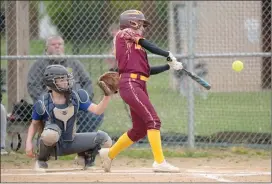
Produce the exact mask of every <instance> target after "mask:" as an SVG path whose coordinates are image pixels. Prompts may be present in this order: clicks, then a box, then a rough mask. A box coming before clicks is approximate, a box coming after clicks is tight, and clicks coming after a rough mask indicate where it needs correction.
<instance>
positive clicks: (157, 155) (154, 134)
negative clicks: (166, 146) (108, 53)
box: [147, 129, 164, 164]
mask: <svg viewBox="0 0 272 184" xmlns="http://www.w3.org/2000/svg"><path fill="white" fill-rule="evenodd" d="M147 137H148V140H149V143H150V146H151V149H152V152H153V156H154V160H155V161H156V162H157V163H159V164H160V163H162V162H163V161H164V155H163V151H162V145H161V132H160V130H155V129H149V130H147Z"/></svg>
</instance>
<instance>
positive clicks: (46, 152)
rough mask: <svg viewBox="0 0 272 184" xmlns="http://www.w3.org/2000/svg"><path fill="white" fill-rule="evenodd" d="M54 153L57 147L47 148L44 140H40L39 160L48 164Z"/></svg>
mask: <svg viewBox="0 0 272 184" xmlns="http://www.w3.org/2000/svg"><path fill="white" fill-rule="evenodd" d="M54 152H55V146H46V145H45V144H44V142H43V140H40V144H39V153H38V156H37V159H38V160H40V161H44V162H46V161H48V160H49V158H50V155H53V153H54ZM55 154H56V153H55Z"/></svg>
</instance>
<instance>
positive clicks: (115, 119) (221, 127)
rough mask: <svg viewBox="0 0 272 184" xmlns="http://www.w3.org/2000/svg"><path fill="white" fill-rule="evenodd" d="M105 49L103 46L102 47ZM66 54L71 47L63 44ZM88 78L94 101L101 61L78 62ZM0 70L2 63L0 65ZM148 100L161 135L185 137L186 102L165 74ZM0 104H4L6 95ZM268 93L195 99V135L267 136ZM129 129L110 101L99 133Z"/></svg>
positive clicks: (37, 50) (37, 48) (38, 44)
mask: <svg viewBox="0 0 272 184" xmlns="http://www.w3.org/2000/svg"><path fill="white" fill-rule="evenodd" d="M31 44H32V45H33V46H32V47H31V49H30V54H34V55H39V54H42V52H43V42H42V41H33V42H31ZM103 45H105V44H103ZM103 45H102V44H101V45H100V46H101V47H98V46H97V45H89V46H88V48H87V47H84V49H83V51H82V52H83V53H87V51H90V52H88V53H90V54H91V53H96V54H98V53H107V50H109V46H103ZM67 50H68V52H70V51H71V45H70V44H69V43H67ZM3 54H6V50H5V42H4V40H1V55H3ZM82 62H83V63H84V64H85V66H86V70H88V71H89V72H90V74H91V77H92V79H93V83H94V90H95V101H98V100H99V99H100V98H101V97H102V95H101V91H100V90H99V89H98V88H97V86H96V85H95V79H97V78H98V76H99V75H101V74H102V73H103V72H104V71H106V70H107V66H106V65H105V62H104V60H99V59H86V60H82ZM150 62H151V65H157V64H159V63H165V61H164V60H162V59H156V60H154V59H151V60H150ZM1 68H6V62H4V61H1ZM148 90H149V94H150V99H151V101H152V102H153V104H154V106H155V109H156V110H157V112H158V115H159V117H160V118H161V120H162V132H173V133H187V121H188V111H187V109H188V108H187V99H186V98H185V97H183V96H182V95H180V94H179V93H178V92H177V91H173V90H172V89H171V88H170V86H169V72H165V73H163V74H160V75H156V76H152V77H151V80H150V81H149V82H148ZM3 104H5V105H6V104H7V98H6V94H4V97H3ZM270 105H271V93H269V92H248V93H247V92H239V93H212V92H210V93H208V98H207V99H203V98H201V97H200V96H195V134H196V135H209V134H212V133H215V132H219V131H245V132H270V128H271V125H270V122H271V114H270V113H271V112H270V108H271V107H270ZM130 127H131V122H130V120H129V117H128V115H127V112H126V111H125V109H124V103H123V102H122V100H121V99H120V97H119V96H116V97H114V98H113V100H112V102H111V103H110V105H109V108H108V109H107V111H106V116H105V122H104V123H103V125H102V127H101V129H103V130H106V131H108V132H112V133H118V134H120V133H122V132H124V131H126V130H128V129H129V128H130Z"/></svg>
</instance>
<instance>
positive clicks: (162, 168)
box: [153, 160, 180, 173]
mask: <svg viewBox="0 0 272 184" xmlns="http://www.w3.org/2000/svg"><path fill="white" fill-rule="evenodd" d="M153 171H154V172H170V173H178V172H180V169H179V168H178V167H175V166H173V165H171V164H169V163H168V162H166V161H165V160H164V161H163V162H162V163H161V164H158V163H157V162H154V163H153Z"/></svg>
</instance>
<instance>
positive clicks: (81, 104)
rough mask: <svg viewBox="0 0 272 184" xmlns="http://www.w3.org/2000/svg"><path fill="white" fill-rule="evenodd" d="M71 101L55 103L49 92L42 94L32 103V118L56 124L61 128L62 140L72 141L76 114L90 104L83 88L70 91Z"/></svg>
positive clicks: (85, 109)
mask: <svg viewBox="0 0 272 184" xmlns="http://www.w3.org/2000/svg"><path fill="white" fill-rule="evenodd" d="M70 99H71V103H69V105H67V104H55V103H54V102H53V99H52V96H51V94H50V93H47V94H45V95H42V97H41V99H40V100H38V101H37V102H36V103H35V104H34V108H33V114H32V119H33V120H41V121H43V122H44V123H45V124H57V125H58V127H59V128H60V129H61V131H62V133H61V137H62V139H63V140H64V141H72V140H73V134H74V131H75V122H76V115H77V113H78V111H79V110H83V111H87V109H88V108H89V106H90V105H91V101H90V99H89V95H88V93H87V92H86V91H85V90H82V89H81V90H78V91H77V92H75V91H72V94H71V96H70Z"/></svg>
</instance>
